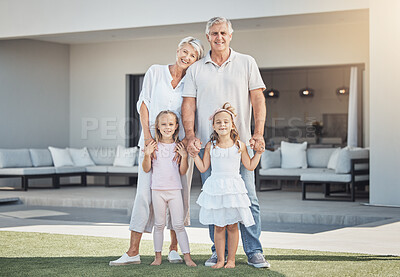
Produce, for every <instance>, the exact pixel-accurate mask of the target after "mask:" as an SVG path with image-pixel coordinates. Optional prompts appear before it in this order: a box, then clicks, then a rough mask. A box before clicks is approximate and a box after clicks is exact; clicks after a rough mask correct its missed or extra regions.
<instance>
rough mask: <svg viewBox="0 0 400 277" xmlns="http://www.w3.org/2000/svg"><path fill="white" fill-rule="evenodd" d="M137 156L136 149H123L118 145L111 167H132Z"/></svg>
mask: <svg viewBox="0 0 400 277" xmlns="http://www.w3.org/2000/svg"><path fill="white" fill-rule="evenodd" d="M138 154H139V151H138V148H137V147H129V148H125V147H123V146H122V145H118V147H117V154H116V155H115V160H114V163H113V166H127V167H129V166H134V164H135V162H136V160H137V158H136V156H137V155H138Z"/></svg>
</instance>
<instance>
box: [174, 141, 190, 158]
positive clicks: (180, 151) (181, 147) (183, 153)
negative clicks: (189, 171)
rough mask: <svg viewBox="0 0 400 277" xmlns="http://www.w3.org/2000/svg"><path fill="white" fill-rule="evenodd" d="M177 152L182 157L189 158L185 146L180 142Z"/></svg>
mask: <svg viewBox="0 0 400 277" xmlns="http://www.w3.org/2000/svg"><path fill="white" fill-rule="evenodd" d="M175 151H176V152H177V153H178V154H179V155H180V156H181V157H182V158H186V157H187V156H188V153H187V151H186V148H185V145H184V144H183V143H182V142H180V143H178V144H177V145H176V148H175Z"/></svg>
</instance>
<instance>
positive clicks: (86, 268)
mask: <svg viewBox="0 0 400 277" xmlns="http://www.w3.org/2000/svg"><path fill="white" fill-rule="evenodd" d="M240 256H243V257H240ZM117 258H119V257H116V256H115V257H112V256H110V257H104V256H103V257H54V258H48V257H25V258H2V257H0V269H1V270H0V272H1V275H2V276H10V277H11V276H56V275H57V276H124V277H125V276H206V275H209V276H210V275H213V276H272V277H284V276H286V275H284V274H282V273H279V272H276V271H273V270H270V269H265V268H262V269H257V268H254V267H251V266H249V265H247V258H245V257H244V255H239V257H238V258H237V259H236V268H234V269H224V268H221V269H212V268H210V267H206V266H204V261H206V260H207V259H208V258H209V255H193V260H194V261H195V263H197V265H198V266H197V267H194V268H193V267H188V266H186V265H185V264H171V263H169V262H168V261H167V260H166V257H163V263H162V264H161V265H160V266H150V263H151V262H152V261H153V259H154V257H153V256H141V261H142V263H141V264H139V265H127V266H109V265H108V263H109V261H111V260H115V259H117Z"/></svg>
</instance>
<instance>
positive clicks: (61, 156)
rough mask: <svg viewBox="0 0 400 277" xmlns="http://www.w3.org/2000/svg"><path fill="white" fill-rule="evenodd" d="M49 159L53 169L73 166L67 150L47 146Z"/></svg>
mask: <svg viewBox="0 0 400 277" xmlns="http://www.w3.org/2000/svg"><path fill="white" fill-rule="evenodd" d="M49 150H50V153H51V157H52V158H53V163H54V166H55V167H60V166H73V165H74V163H73V162H72V159H71V156H70V155H69V151H68V149H62V148H56V147H51V146H49Z"/></svg>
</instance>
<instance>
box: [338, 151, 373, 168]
mask: <svg viewBox="0 0 400 277" xmlns="http://www.w3.org/2000/svg"><path fill="white" fill-rule="evenodd" d="M368 157H369V150H368V149H364V148H358V147H356V148H350V147H345V148H342V149H341V150H340V152H339V156H338V160H337V164H336V169H335V172H336V173H341V174H346V173H350V170H351V161H350V160H351V159H358V158H368Z"/></svg>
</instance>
